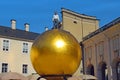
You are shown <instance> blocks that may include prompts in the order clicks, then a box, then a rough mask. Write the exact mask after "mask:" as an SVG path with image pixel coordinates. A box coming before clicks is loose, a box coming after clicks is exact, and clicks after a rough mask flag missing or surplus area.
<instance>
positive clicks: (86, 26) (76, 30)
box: [62, 10, 99, 75]
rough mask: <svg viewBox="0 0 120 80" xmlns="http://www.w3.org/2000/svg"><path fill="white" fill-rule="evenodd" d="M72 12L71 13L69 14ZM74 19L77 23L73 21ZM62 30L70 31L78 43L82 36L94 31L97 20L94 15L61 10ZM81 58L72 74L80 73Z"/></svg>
mask: <svg viewBox="0 0 120 80" xmlns="http://www.w3.org/2000/svg"><path fill="white" fill-rule="evenodd" d="M71 13H72V14H71ZM74 21H76V22H77V23H74ZM62 25H63V27H62V28H63V30H66V31H68V32H70V33H71V34H72V35H73V36H74V37H75V38H76V39H77V41H78V42H79V43H80V42H81V41H82V38H83V37H85V36H86V35H88V34H89V33H91V32H93V31H95V30H96V29H98V27H99V21H98V20H97V19H96V18H95V17H91V16H85V15H81V14H78V13H74V12H72V11H68V10H62ZM82 69H83V68H82V60H81V64H80V65H79V68H78V69H77V71H76V72H75V73H74V75H80V74H82V73H81V70H82Z"/></svg>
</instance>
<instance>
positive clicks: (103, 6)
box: [0, 0, 120, 33]
mask: <svg viewBox="0 0 120 80" xmlns="http://www.w3.org/2000/svg"><path fill="white" fill-rule="evenodd" d="M61 8H66V9H70V10H72V11H75V12H78V13H80V14H86V15H90V16H96V17H97V19H100V27H101V26H103V25H105V24H107V23H108V22H110V21H112V20H114V19H115V18H117V17H119V16H120V0H0V25H3V26H8V27H10V26H11V24H10V20H11V19H15V20H16V21H17V28H18V29H22V30H24V23H29V24H30V31H31V32H37V33H42V32H43V31H44V27H49V28H51V27H52V16H53V14H54V11H57V12H58V13H59V15H60V17H61V13H60V12H61Z"/></svg>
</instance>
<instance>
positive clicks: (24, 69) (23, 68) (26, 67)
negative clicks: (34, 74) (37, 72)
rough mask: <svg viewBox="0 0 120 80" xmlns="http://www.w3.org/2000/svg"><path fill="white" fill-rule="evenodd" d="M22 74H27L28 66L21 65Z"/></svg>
mask: <svg viewBox="0 0 120 80" xmlns="http://www.w3.org/2000/svg"><path fill="white" fill-rule="evenodd" d="M22 73H24V74H27V73H28V65H27V64H23V66H22Z"/></svg>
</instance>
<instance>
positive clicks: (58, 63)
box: [30, 29, 81, 75]
mask: <svg viewBox="0 0 120 80" xmlns="http://www.w3.org/2000/svg"><path fill="white" fill-rule="evenodd" d="M30 57H31V62H32V65H33V67H34V69H35V70H36V72H37V73H38V74H39V75H63V74H73V73H74V72H75V71H76V69H77V68H78V67H79V64H80V61H81V48H80V45H79V43H78V42H77V40H76V39H75V38H74V37H73V36H72V35H71V34H70V33H69V32H67V31H64V30H58V29H53V30H49V31H46V32H44V33H43V34H41V35H40V36H39V37H38V38H37V39H36V40H35V41H34V43H33V45H32V48H31V54H30Z"/></svg>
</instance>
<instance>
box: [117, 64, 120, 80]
mask: <svg viewBox="0 0 120 80" xmlns="http://www.w3.org/2000/svg"><path fill="white" fill-rule="evenodd" d="M117 80H120V62H119V63H118V64H117Z"/></svg>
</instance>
